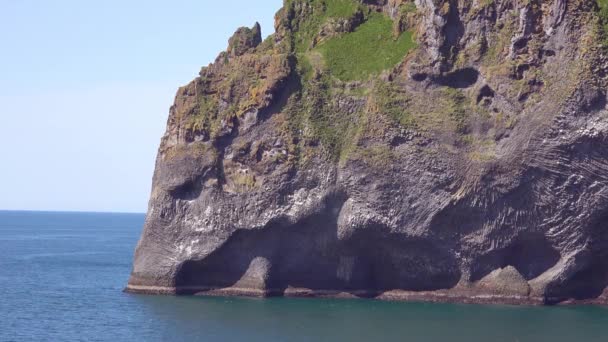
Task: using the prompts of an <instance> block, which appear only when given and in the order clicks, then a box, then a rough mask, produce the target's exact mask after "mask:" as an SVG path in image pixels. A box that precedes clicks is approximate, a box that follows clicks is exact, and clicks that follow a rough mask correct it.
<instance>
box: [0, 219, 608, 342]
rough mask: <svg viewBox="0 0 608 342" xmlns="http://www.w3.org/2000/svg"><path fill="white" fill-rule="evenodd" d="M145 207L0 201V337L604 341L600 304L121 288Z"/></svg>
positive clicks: (607, 330) (606, 328)
mask: <svg viewBox="0 0 608 342" xmlns="http://www.w3.org/2000/svg"><path fill="white" fill-rule="evenodd" d="M143 220H144V216H143V215H130V214H97V213H42V212H1V211H0V341H467V342H470V341H608V308H603V307H593V306H585V307H551V308H539V307H512V306H469V305H447V304H446V305H444V304H423V303H388V302H379V301H373V300H321V299H314V300H309V299H282V298H274V299H267V300H259V299H237V298H195V297H188V298H185V297H182V298H175V297H153V296H139V295H131V294H126V293H123V292H122V289H123V287H124V286H125V284H126V282H127V279H128V276H129V272H130V269H131V258H132V254H133V249H134V247H135V244H136V243H137V239H138V238H139V234H140V232H141V226H142V224H143Z"/></svg>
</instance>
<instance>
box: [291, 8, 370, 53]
mask: <svg viewBox="0 0 608 342" xmlns="http://www.w3.org/2000/svg"><path fill="white" fill-rule="evenodd" d="M296 5H299V6H304V5H305V7H307V8H310V9H311V11H310V13H308V14H307V16H306V17H298V16H295V17H294V19H293V20H292V22H291V24H290V26H292V27H293V28H295V33H294V44H295V46H294V47H295V51H296V52H298V53H303V52H305V51H307V50H308V49H309V48H310V46H311V43H312V41H313V39H314V37H315V36H316V35H317V34H318V33H319V30H320V29H321V26H322V25H323V24H324V23H325V22H326V21H327V20H328V19H330V18H336V19H346V18H350V17H352V16H353V15H355V13H356V12H357V9H358V8H359V4H358V2H357V1H355V0H288V1H287V2H286V6H285V7H286V8H295V7H297V6H296Z"/></svg>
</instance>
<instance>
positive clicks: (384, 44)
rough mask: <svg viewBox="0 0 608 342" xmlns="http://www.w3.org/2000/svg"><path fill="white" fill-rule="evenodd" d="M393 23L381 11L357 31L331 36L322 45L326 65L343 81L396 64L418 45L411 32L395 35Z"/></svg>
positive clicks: (361, 76)
mask: <svg viewBox="0 0 608 342" xmlns="http://www.w3.org/2000/svg"><path fill="white" fill-rule="evenodd" d="M392 32H393V22H392V20H391V19H390V18H388V17H387V16H385V15H382V14H379V13H373V14H372V15H371V16H370V18H369V19H368V20H367V21H366V22H365V23H364V24H362V25H361V26H359V27H358V28H357V29H356V30H355V31H354V32H352V33H348V34H345V35H343V36H340V37H336V38H333V39H330V40H329V41H327V42H325V43H323V44H322V45H321V46H319V51H320V52H321V53H322V55H323V59H324V61H325V65H326V66H327V68H328V69H329V71H330V72H331V73H332V75H334V76H335V77H337V78H339V79H341V80H343V81H353V80H363V79H367V78H368V77H369V76H370V75H373V74H378V73H380V72H381V71H383V70H386V69H389V68H392V67H394V66H395V65H396V64H397V63H399V62H400V61H401V60H402V59H403V57H404V56H405V55H406V54H407V52H408V51H409V50H411V49H412V48H414V47H415V46H416V44H415V43H414V41H413V40H412V33H411V32H407V31H406V32H404V33H403V34H401V36H399V37H398V38H397V39H395V38H394V37H393V34H392Z"/></svg>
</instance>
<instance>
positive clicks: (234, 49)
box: [228, 22, 262, 56]
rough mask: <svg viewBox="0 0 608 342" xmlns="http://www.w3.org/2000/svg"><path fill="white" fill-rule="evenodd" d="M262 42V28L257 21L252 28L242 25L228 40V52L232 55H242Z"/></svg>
mask: <svg viewBox="0 0 608 342" xmlns="http://www.w3.org/2000/svg"><path fill="white" fill-rule="evenodd" d="M261 42H262V28H261V27H260V24H259V23H258V22H256V23H255V24H254V25H253V27H252V28H248V27H240V28H239V29H237V30H236V32H235V33H234V35H232V37H231V38H230V40H229V41H228V53H229V54H230V55H231V56H241V55H243V54H245V53H246V52H247V51H250V50H251V49H254V48H256V47H257V46H258V45H260V43H261Z"/></svg>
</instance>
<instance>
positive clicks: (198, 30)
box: [0, 0, 282, 212]
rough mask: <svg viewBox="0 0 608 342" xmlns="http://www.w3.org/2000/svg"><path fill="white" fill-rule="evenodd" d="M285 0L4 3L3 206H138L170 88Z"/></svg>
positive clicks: (144, 197)
mask: <svg viewBox="0 0 608 342" xmlns="http://www.w3.org/2000/svg"><path fill="white" fill-rule="evenodd" d="M281 3H282V1H281V0H264V1H251V0H231V1H208V0H203V1H201V0H186V1H180V2H173V1H150V0H149V1H139V0H138V1H124V0H106V1H81V0H57V1H42V0H38V1H33V0H4V1H0V47H1V50H0V51H1V52H0V75H1V76H0V146H1V147H2V149H3V151H2V152H3V153H2V157H1V159H0V160H1V163H0V210H2V209H6V210H66V211H71V210H77V211H121V212H144V211H145V210H146V208H147V202H148V196H149V193H150V186H151V180H152V172H153V169H154V160H155V157H156V149H157V148H158V144H159V142H160V138H161V136H162V134H163V132H164V129H165V124H166V119H167V114H168V110H169V107H170V105H171V104H172V102H173V97H174V96H175V92H176V90H177V88H178V87H179V86H181V85H184V84H186V83H188V82H189V81H190V80H192V79H193V78H194V77H195V76H196V75H197V74H198V72H199V70H200V68H201V67H202V66H204V65H207V64H209V63H210V62H212V61H213V60H214V59H215V57H216V56H217V54H218V53H219V52H220V51H222V50H224V49H225V48H226V46H227V42H228V38H229V37H230V36H231V35H232V33H234V31H235V30H236V29H237V27H239V26H252V25H253V23H254V22H255V21H259V22H260V24H261V25H262V32H263V34H264V36H266V35H268V34H270V33H272V32H273V31H274V28H273V22H274V21H273V18H274V13H275V12H276V11H277V10H278V9H279V8H280V6H281Z"/></svg>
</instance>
